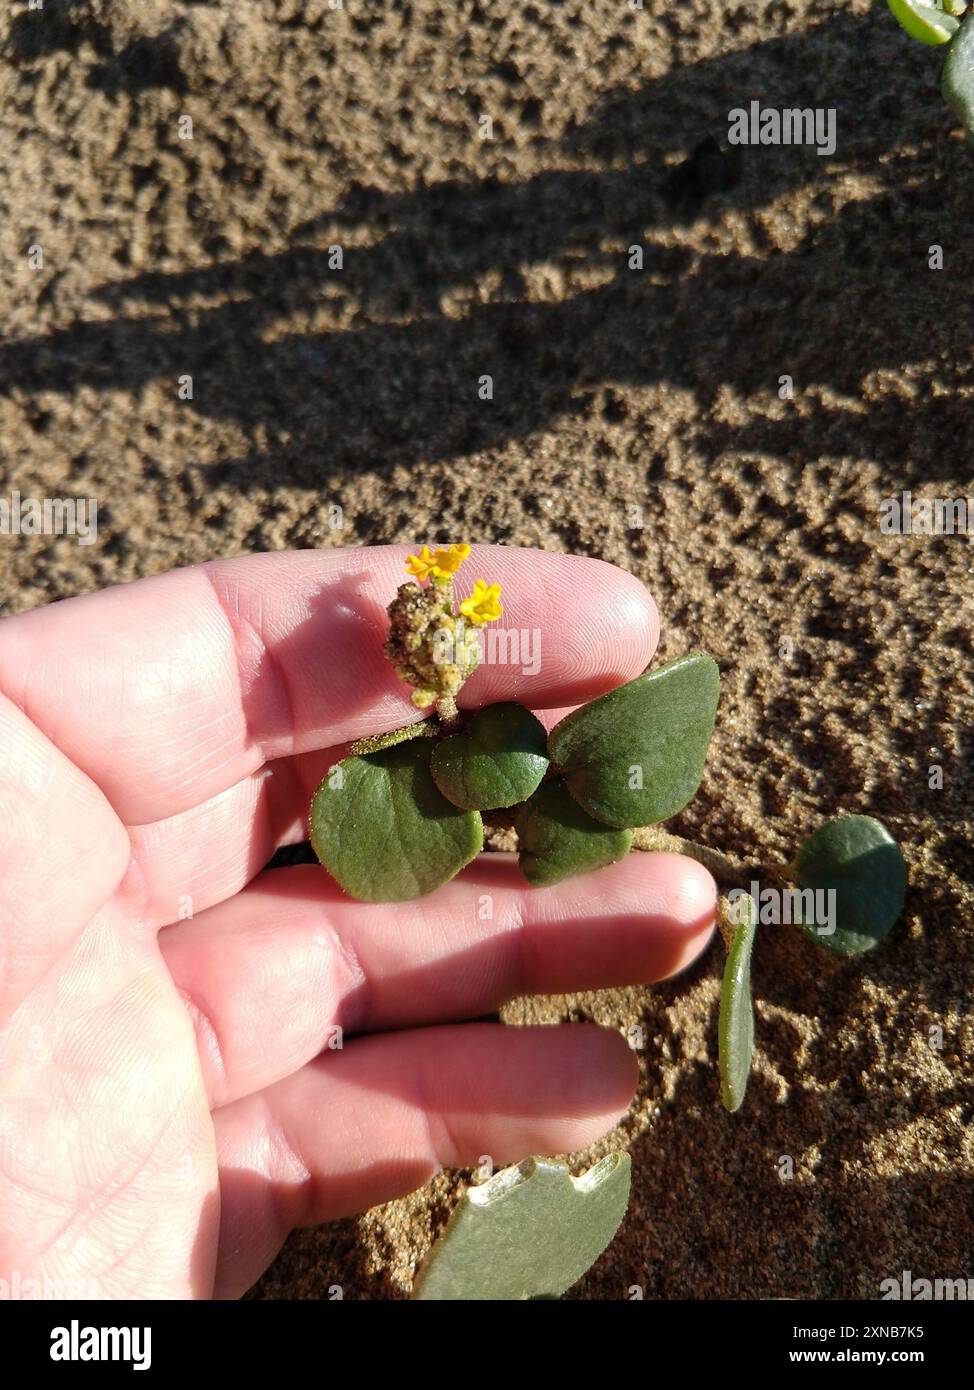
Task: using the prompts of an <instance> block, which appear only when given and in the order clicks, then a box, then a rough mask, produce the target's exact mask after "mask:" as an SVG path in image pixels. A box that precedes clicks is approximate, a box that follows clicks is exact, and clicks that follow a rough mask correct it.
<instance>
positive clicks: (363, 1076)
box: [214, 1024, 637, 1298]
mask: <svg viewBox="0 0 974 1390" xmlns="http://www.w3.org/2000/svg"><path fill="white" fill-rule="evenodd" d="M636 1080H637V1066H636V1060H635V1057H634V1055H633V1053H632V1052H631V1051H630V1049H629V1048H628V1047H627V1046H626V1043H625V1041H624V1040H623V1038H622V1037H621V1036H620V1035H619V1034H618V1033H614V1032H612V1031H610V1030H607V1029H601V1028H595V1027H591V1026H587V1025H583V1026H574V1027H568V1028H557V1029H555V1028H510V1029H508V1028H504V1027H502V1026H500V1025H495V1024H467V1025H465V1026H464V1027H462V1028H426V1029H420V1030H417V1031H416V1032H411V1033H398V1034H392V1035H386V1036H384V1037H374V1038H360V1039H356V1040H354V1041H352V1042H350V1043H348V1044H346V1046H345V1047H344V1048H343V1049H342V1050H341V1051H334V1052H332V1051H329V1052H327V1053H325V1054H324V1055H323V1056H322V1057H320V1058H319V1059H318V1060H317V1061H315V1062H313V1063H311V1064H310V1065H309V1066H307V1067H304V1068H303V1069H302V1070H301V1071H300V1072H298V1073H297V1074H296V1075H294V1076H291V1077H289V1078H288V1079H287V1080H286V1081H281V1082H279V1083H278V1084H277V1085H276V1086H273V1087H271V1088H270V1089H269V1090H266V1091H263V1092H261V1093H260V1094H259V1095H256V1096H251V1097H248V1098H247V1099H245V1100H240V1101H238V1102H237V1103H236V1104H234V1105H231V1106H228V1107H226V1108H224V1109H222V1110H219V1111H217V1113H216V1115H215V1116H214V1123H215V1128H216V1136H217V1153H218V1159H219V1164H220V1193H221V1222H220V1250H219V1255H218V1273H217V1286H216V1291H217V1296H218V1297H224V1298H233V1297H237V1296H239V1295H240V1294H242V1293H243V1292H244V1291H245V1290H246V1289H247V1288H248V1287H249V1286H250V1285H251V1284H252V1283H253V1282H254V1280H255V1279H256V1278H257V1277H258V1276H259V1275H260V1274H261V1273H262V1271H263V1270H264V1269H265V1268H266V1267H267V1265H268V1264H269V1263H270V1261H271V1260H272V1259H273V1258H274V1256H275V1255H276V1253H277V1251H278V1250H279V1249H280V1247H281V1245H282V1244H283V1242H284V1240H285V1239H286V1237H287V1235H288V1233H289V1232H290V1231H291V1230H292V1229H294V1228H295V1227H296V1226H306V1225H313V1224H316V1223H318V1222H322V1221H331V1220H334V1219H336V1218H337V1217H339V1216H346V1215H349V1214H350V1213H352V1212H357V1211H363V1210H365V1208H367V1207H370V1206H375V1205H376V1204H377V1203H379V1202H386V1201H389V1200H390V1199H391V1198H393V1197H398V1196H402V1195H403V1194H404V1193H407V1192H411V1191H413V1190H414V1189H415V1188H417V1187H420V1186H421V1185H422V1184H423V1183H424V1182H426V1181H427V1180H428V1179H429V1178H430V1177H432V1176H433V1174H434V1173H435V1172H437V1170H438V1169H439V1168H441V1167H448V1168H457V1167H466V1166H472V1165H475V1164H477V1163H479V1162H480V1161H481V1158H482V1157H483V1156H484V1155H488V1156H489V1157H490V1158H491V1159H492V1160H493V1162H494V1164H495V1165H496V1166H497V1167H502V1166H504V1165H505V1164H508V1163H514V1162H518V1161H520V1160H521V1159H523V1158H525V1157H527V1156H529V1155H531V1154H559V1153H570V1152H573V1151H575V1150H578V1149H582V1148H585V1147H587V1146H588V1145H589V1144H591V1143H594V1141H595V1140H596V1139H598V1138H600V1137H601V1136H602V1135H603V1134H605V1133H606V1132H607V1131H608V1130H610V1129H611V1128H612V1127H613V1125H614V1124H615V1123H616V1122H617V1120H618V1118H619V1116H620V1115H621V1113H622V1112H624V1111H625V1110H626V1108H627V1107H628V1106H629V1104H630V1102H631V1100H632V1097H633V1094H634V1092H635V1088H636Z"/></svg>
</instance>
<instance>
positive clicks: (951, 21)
mask: <svg viewBox="0 0 974 1390" xmlns="http://www.w3.org/2000/svg"><path fill="white" fill-rule="evenodd" d="M886 3H887V5H888V6H889V8H890V9H891V10H892V12H893V14H894V15H895V16H896V19H897V22H898V23H899V24H900V25H901V26H902V28H903V29H905V30H906V32H907V33H908V34H909V35H910V38H911V39H919V41H920V43H925V44H930V45H936V44H942V43H950V40H951V39H952V38H953V37H954V35H955V34H956V33H957V28H958V21H957V20H956V19H955V18H954V16H953V15H952V14H948V13H946V12H945V10H943V9H938V8H937V6H936V5H925V4H924V3H923V0H886Z"/></svg>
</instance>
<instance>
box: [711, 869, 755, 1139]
mask: <svg viewBox="0 0 974 1390" xmlns="http://www.w3.org/2000/svg"><path fill="white" fill-rule="evenodd" d="M735 906H736V911H737V918H738V924H737V929H736V931H735V932H734V939H733V941H732V942H731V948H730V950H729V951H728V953H727V964H726V965H725V966H724V978H723V981H722V982H721V986H720V1013H719V1016H718V1021H717V1063H718V1067H719V1069H720V1098H721V1100H722V1101H723V1103H724V1108H725V1110H729V1111H730V1112H731V1114H733V1113H734V1111H735V1110H739V1109H740V1108H741V1106H742V1104H743V1103H744V1093H745V1091H746V1090H747V1082H748V1077H749V1076H750V1075H751V1057H752V1055H753V1053H754V1005H753V1003H752V1002H751V951H752V949H753V946H754V934H755V932H756V930H757V924H758V911H757V905H756V904H755V901H754V899H753V898H752V897H751V896H750V894H748V893H745V894H744V895H743V896H741V897H739V898H738V899H737V900H736V904H735Z"/></svg>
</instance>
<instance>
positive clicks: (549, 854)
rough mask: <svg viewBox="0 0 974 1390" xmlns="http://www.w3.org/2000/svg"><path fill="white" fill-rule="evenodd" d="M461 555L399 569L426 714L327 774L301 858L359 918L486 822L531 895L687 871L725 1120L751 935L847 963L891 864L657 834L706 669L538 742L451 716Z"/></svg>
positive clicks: (844, 823) (708, 687) (703, 715)
mask: <svg viewBox="0 0 974 1390" xmlns="http://www.w3.org/2000/svg"><path fill="white" fill-rule="evenodd" d="M469 553H470V547H469V546H468V545H453V546H450V547H448V548H445V549H440V550H437V551H436V553H435V554H433V553H431V552H430V551H429V549H428V548H427V547H425V546H424V547H423V549H422V551H421V552H420V554H419V555H414V556H410V558H409V560H408V562H407V566H406V568H407V570H408V571H409V572H410V573H411V574H412V575H413V576H414V579H413V581H412V582H410V583H407V584H403V585H402V586H401V587H400V589H399V592H398V594H397V596H396V598H395V599H394V600H393V602H392V603H391V604H390V605H389V610H388V611H389V636H388V639H387V641H386V648H385V650H386V654H387V656H388V657H389V659H390V660H391V661H392V662H393V664H394V666H395V668H396V670H397V671H398V673H399V675H400V676H401V677H402V678H403V679H404V680H405V681H406V682H407V683H408V684H409V685H411V686H412V687H413V696H412V699H413V702H414V703H415V704H416V705H417V706H418V707H419V708H425V707H427V706H429V705H430V704H432V705H433V706H434V711H435V712H434V713H433V715H432V716H430V717H429V718H427V719H425V720H421V721H419V722H417V723H415V724H409V725H407V726H405V727H404V728H400V729H395V730H393V731H392V732H390V733H385V734H380V735H378V736H376V737H375V738H370V739H363V740H360V741H359V742H358V743H356V744H353V745H352V749H351V752H350V754H349V756H348V757H346V758H344V759H343V760H342V761H341V762H340V763H338V764H336V765H335V766H334V767H333V768H332V769H331V770H330V772H329V774H328V776H327V777H326V778H325V779H324V781H323V782H322V783H321V785H320V786H319V787H318V789H317V791H316V792H315V795H314V798H313V800H312V803H311V813H310V818H309V820H310V834H311V843H312V845H313V846H314V849H315V852H316V854H317V855H318V858H319V859H320V860H321V862H322V864H324V866H325V867H326V868H327V869H328V870H329V871H330V873H331V874H332V875H333V876H334V877H335V878H336V879H337V880H338V882H339V883H340V884H341V886H342V887H343V888H344V889H345V891H346V892H348V893H349V894H351V895H352V896H353V897H356V898H361V899H365V900H367V901H370V902H389V901H401V900H403V899H407V898H415V897H418V896H420V895H421V894H424V893H429V892H432V891H433V890H434V889H435V888H438V887H439V886H440V885H441V884H443V883H445V882H447V880H448V879H451V878H452V877H453V876H454V875H455V874H457V873H459V871H460V870H461V869H462V868H463V867H464V865H465V864H468V863H469V862H470V860H471V859H473V858H474V856H475V855H476V854H478V853H479V851H480V850H481V849H482V847H483V843H484V823H483V816H484V815H489V816H490V817H491V820H492V823H493V824H494V825H495V826H496V825H497V824H498V822H499V821H505V822H506V825H507V826H508V827H509V828H510V829H513V830H514V831H515V832H516V835H517V841H518V849H519V859H518V862H519V865H520V868H521V871H522V873H523V874H524V877H525V878H526V879H527V881H528V882H529V883H531V884H533V885H534V886H535V887H538V888H542V887H546V886H548V885H549V884H553V883H557V882H559V881H560V880H561V879H564V878H567V877H569V876H570V875H573V874H579V873H584V872H587V871H588V870H590V869H597V868H601V867H603V866H604V865H607V864H612V863H615V861H616V860H618V859H621V858H623V857H624V856H625V855H626V854H628V852H629V850H630V849H632V848H635V849H637V850H669V851H675V852H677V853H680V854H686V855H689V856H690V857H691V858H693V859H696V860H698V861H699V862H700V863H702V864H704V865H705V867H706V868H708V869H709V870H710V871H711V873H712V874H713V875H714V877H715V878H716V880H717V881H718V883H719V884H721V885H722V886H724V887H725V888H727V889H729V892H728V893H727V894H726V895H724V896H721V898H720V900H719V903H718V921H719V924H720V927H721V933H722V935H723V937H724V941H725V944H726V946H727V948H728V958H727V965H726V969H725V973H724V981H723V987H722V991H721V1002H720V1016H719V1023H718V1063H719V1070H720V1077H721V1097H722V1099H723V1102H724V1105H725V1106H726V1107H727V1109H728V1110H732V1111H733V1110H737V1109H738V1108H739V1107H740V1105H741V1103H742V1101H743V1099H744V1092H745V1089H746V1086H747V1079H748V1076H749V1073H750V1067H751V1055H752V1051H753V1036H754V1020H753V1007H752V1001H751V985H750V967H751V951H752V948H753V945H754V940H755V937H756V935H757V929H758V927H759V926H760V925H767V924H768V923H770V922H776V923H779V924H786V925H795V926H799V927H801V928H803V929H804V931H805V933H806V935H807V936H808V937H809V939H810V940H811V941H813V942H814V943H815V944H816V945H818V946H820V947H822V948H823V949H824V950H827V951H829V952H831V953H833V954H835V955H837V956H856V955H860V954H861V953H862V952H864V951H867V950H870V949H871V948H872V947H874V946H876V945H877V944H878V943H879V942H880V941H882V940H883V938H884V937H885V936H886V935H887V934H888V932H889V931H890V929H891V928H892V926H893V925H894V923H895V922H896V920H897V919H898V917H899V916H900V914H901V912H902V910H903V901H904V896H905V892H906V865H905V863H904V861H903V856H902V855H901V854H900V851H899V849H898V848H897V846H896V844H895V842H894V841H893V839H892V837H891V836H890V834H889V832H888V831H887V830H886V829H885V827H884V826H882V825H881V824H880V823H879V821H876V820H873V819H872V818H871V817H869V816H839V817H837V818H835V819H833V820H830V821H827V822H826V823H825V824H824V825H823V826H821V827H820V828H819V829H818V830H817V831H815V833H814V834H813V835H811V836H810V837H809V838H808V839H807V840H806V841H805V842H804V844H802V846H801V847H800V849H799V851H798V854H797V855H796V857H795V860H794V863H793V865H791V866H789V867H787V868H786V867H783V866H778V865H765V866H759V867H754V868H749V867H747V866H746V865H742V864H741V863H739V862H737V861H734V860H732V859H730V858H728V857H727V856H726V855H724V854H722V853H720V852H719V851H717V850H714V849H712V848H709V847H708V846H705V845H698V844H695V843H693V842H691V841H689V840H686V839H683V838H682V837H680V836H676V835H671V834H669V833H668V832H667V831H665V830H662V829H661V828H660V824H659V823H660V822H661V821H664V820H667V819H668V818H669V817H671V816H674V815H675V814H676V813H677V812H678V811H680V810H682V809H683V807H684V806H686V805H687V803H688V802H689V801H690V800H691V799H692V797H693V796H694V794H695V792H696V790H697V788H698V787H699V785H700V781H701V778H702V776H703V770H704V762H705V760H706V756H707V749H708V746H709V743H710V737H711V734H712V732H713V728H714V722H715V719H716V715H717V702H718V697H719V691H720V676H719V672H718V668H717V663H716V662H715V661H714V660H713V659H712V658H711V657H709V656H707V655H706V654H705V653H703V652H691V653H690V654H689V655H687V656H683V657H679V658H678V659H677V660H676V661H671V662H668V663H667V664H666V665H664V666H660V667H658V668H657V669H656V670H652V671H647V672H644V674H643V675H641V676H637V677H636V679H635V680H631V681H629V682H628V683H627V684H625V685H621V686H619V687H618V688H617V689H615V690H612V691H610V692H609V693H608V694H607V695H602V696H600V697H599V698H598V699H596V700H593V701H591V702H590V703H589V704H587V705H584V706H582V707H581V708H580V709H577V710H575V711H574V712H573V713H571V714H569V715H568V716H567V717H566V718H564V719H562V720H561V722H560V723H559V724H557V725H556V726H555V728H554V729H552V731H551V733H550V734H546V732H545V729H544V726H543V725H542V724H541V723H540V721H539V720H538V719H536V718H535V716H534V715H533V714H532V713H531V711H530V710H527V709H524V708H523V707H522V706H521V705H518V704H513V703H504V704H497V705H490V706H487V707H486V708H484V709H480V710H477V711H476V712H474V713H471V714H468V715H461V714H460V712H459V709H458V707H457V703H456V697H457V694H458V693H459V690H460V688H461V686H462V685H463V682H464V681H465V680H466V678H467V677H468V676H469V675H470V674H471V672H472V671H474V670H475V669H476V667H477V665H478V662H479V659H480V646H479V640H478V637H477V631H478V629H479V628H481V627H483V626H484V624H485V623H487V622H493V621H495V620H496V619H497V618H499V617H500V616H501V613H502V611H503V610H502V607H501V603H500V586H499V585H497V584H487V583H485V582H484V580H482V579H478V580H477V582H476V584H475V586H474V591H473V594H472V595H471V597H470V598H468V599H465V600H464V601H463V602H462V603H460V604H459V605H457V602H456V597H455V594H454V589H453V579H454V576H455V574H456V572H457V570H458V569H459V567H460V565H461V564H462V563H463V561H464V560H465V559H466V558H467V556H468V555H469ZM762 884H763V885H764V886H763V887H762ZM748 890H750V891H748Z"/></svg>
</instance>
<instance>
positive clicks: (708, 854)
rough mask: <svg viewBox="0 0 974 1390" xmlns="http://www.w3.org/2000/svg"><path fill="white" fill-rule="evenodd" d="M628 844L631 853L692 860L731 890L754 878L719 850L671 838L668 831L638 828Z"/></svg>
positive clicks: (736, 861) (658, 828)
mask: <svg viewBox="0 0 974 1390" xmlns="http://www.w3.org/2000/svg"><path fill="white" fill-rule="evenodd" d="M632 843H633V848H634V849H642V850H656V851H660V850H663V851H665V852H668V853H670V854H685V855H686V856H687V857H688V858H689V859H695V860H696V861H697V863H698V864H702V865H703V866H704V868H705V869H709V870H710V872H711V873H712V874H713V876H714V878H715V879H717V880H718V881H719V882H720V883H728V884H730V885H731V886H732V887H734V888H746V887H747V886H748V884H749V883H750V882H751V879H752V878H753V876H754V875H753V873H752V871H751V869H750V868H749V866H748V865H746V864H741V863H740V862H739V861H738V860H736V859H731V858H730V857H729V856H728V855H726V854H721V852H720V850H717V849H711V848H710V846H709V845H697V844H694V842H693V841H692V840H685V839H684V838H683V836H682V835H671V834H670V832H669V831H668V830H662V829H660V827H659V826H658V825H642V826H640V827H639V828H638V830H634V831H633V832H632Z"/></svg>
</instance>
